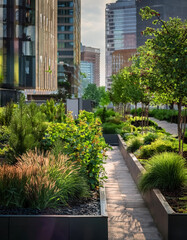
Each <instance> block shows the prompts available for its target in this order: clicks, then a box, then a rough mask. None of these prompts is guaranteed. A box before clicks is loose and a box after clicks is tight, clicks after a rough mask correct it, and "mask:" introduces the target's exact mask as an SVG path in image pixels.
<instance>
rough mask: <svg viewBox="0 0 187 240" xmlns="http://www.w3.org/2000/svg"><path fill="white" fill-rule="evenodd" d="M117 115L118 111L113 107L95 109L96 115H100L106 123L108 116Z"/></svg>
mask: <svg viewBox="0 0 187 240" xmlns="http://www.w3.org/2000/svg"><path fill="white" fill-rule="evenodd" d="M115 115H116V113H115V112H114V110H113V109H109V110H106V108H97V110H96V111H95V116H96V117H100V119H101V121H102V123H105V122H106V119H107V118H110V117H113V116H115Z"/></svg>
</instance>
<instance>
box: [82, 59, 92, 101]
mask: <svg viewBox="0 0 187 240" xmlns="http://www.w3.org/2000/svg"><path fill="white" fill-rule="evenodd" d="M80 70H81V73H82V74H81V83H80V91H79V94H80V96H82V94H83V92H84V89H85V88H86V87H87V86H88V84H90V83H94V64H93V63H92V62H87V61H81V67H80Z"/></svg>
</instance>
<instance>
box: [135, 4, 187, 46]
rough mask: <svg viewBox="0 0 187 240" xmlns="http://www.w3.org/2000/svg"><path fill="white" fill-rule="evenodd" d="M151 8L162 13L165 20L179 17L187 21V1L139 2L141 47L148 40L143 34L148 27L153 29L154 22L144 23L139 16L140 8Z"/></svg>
mask: <svg viewBox="0 0 187 240" xmlns="http://www.w3.org/2000/svg"><path fill="white" fill-rule="evenodd" d="M146 6H149V7H150V8H152V9H154V10H156V11H157V12H159V13H160V16H161V18H162V19H163V20H165V21H167V20H169V17H172V18H173V17H179V18H181V19H182V20H185V19H186V17H187V1H186V0H177V1H176V0H137V1H136V7H137V46H138V47H139V46H141V45H143V44H144V43H145V41H146V40H147V37H145V36H142V34H141V32H142V31H144V30H145V29H146V27H153V25H152V21H153V19H150V20H146V21H145V20H144V21H142V19H141V16H140V15H139V12H140V8H143V7H146Z"/></svg>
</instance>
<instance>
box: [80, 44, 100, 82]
mask: <svg viewBox="0 0 187 240" xmlns="http://www.w3.org/2000/svg"><path fill="white" fill-rule="evenodd" d="M81 61H86V62H90V63H93V72H94V76H93V83H95V84H96V85H97V87H99V86H100V49H99V48H93V47H86V46H82V47H81Z"/></svg>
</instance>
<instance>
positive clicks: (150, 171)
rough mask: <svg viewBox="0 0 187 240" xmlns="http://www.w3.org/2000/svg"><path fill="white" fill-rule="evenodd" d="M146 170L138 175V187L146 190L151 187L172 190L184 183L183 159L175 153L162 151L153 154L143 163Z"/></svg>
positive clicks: (186, 175) (185, 176) (186, 174)
mask: <svg viewBox="0 0 187 240" xmlns="http://www.w3.org/2000/svg"><path fill="white" fill-rule="evenodd" d="M145 169H146V172H145V173H144V174H143V175H142V176H141V177H140V181H139V188H140V190H141V191H142V192H146V191H148V190H150V189H153V188H159V189H163V190H168V191H173V190H175V189H179V188H181V187H182V186H184V185H185V184H186V181H187V168H186V166H185V159H184V158H182V157H181V156H179V155H178V154H177V153H170V152H164V153H161V154H157V155H154V156H153V157H152V158H151V159H150V160H149V161H148V162H147V164H146V165H145Z"/></svg>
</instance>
